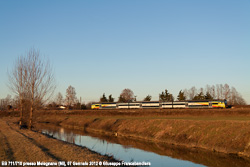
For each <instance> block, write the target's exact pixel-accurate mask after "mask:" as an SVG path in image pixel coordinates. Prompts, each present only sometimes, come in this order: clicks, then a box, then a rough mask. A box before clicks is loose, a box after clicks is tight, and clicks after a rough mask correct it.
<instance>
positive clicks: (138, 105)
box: [91, 100, 227, 110]
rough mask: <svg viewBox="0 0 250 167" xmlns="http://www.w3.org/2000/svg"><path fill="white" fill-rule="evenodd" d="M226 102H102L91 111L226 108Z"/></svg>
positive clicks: (92, 107)
mask: <svg viewBox="0 0 250 167" xmlns="http://www.w3.org/2000/svg"><path fill="white" fill-rule="evenodd" d="M226 107H227V100H190V101H171V102H164V101H141V102H129V103H119V102H104V103H95V104H92V105H91V109H93V110H95V109H96V110H99V109H146V108H160V109H170V108H226Z"/></svg>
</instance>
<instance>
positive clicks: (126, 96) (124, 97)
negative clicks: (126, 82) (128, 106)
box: [118, 88, 135, 102]
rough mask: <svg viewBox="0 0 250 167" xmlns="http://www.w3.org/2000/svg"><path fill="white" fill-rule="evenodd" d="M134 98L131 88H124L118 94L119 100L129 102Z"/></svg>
mask: <svg viewBox="0 0 250 167" xmlns="http://www.w3.org/2000/svg"><path fill="white" fill-rule="evenodd" d="M134 100H135V95H134V92H133V91H132V90H131V89H128V88H127V89H124V90H123V91H122V93H121V94H120V97H119V100H118V101H120V102H130V101H134Z"/></svg>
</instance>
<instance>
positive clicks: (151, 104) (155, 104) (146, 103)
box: [141, 101, 160, 108]
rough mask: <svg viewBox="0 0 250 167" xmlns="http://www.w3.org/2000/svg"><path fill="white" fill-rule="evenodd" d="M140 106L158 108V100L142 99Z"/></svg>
mask: <svg viewBox="0 0 250 167" xmlns="http://www.w3.org/2000/svg"><path fill="white" fill-rule="evenodd" d="M141 108H160V102H159V101H143V102H141Z"/></svg>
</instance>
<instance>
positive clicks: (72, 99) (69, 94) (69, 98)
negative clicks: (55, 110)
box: [65, 85, 77, 108]
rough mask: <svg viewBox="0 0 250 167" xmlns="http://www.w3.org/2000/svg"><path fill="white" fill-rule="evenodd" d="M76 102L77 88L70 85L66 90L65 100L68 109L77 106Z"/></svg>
mask: <svg viewBox="0 0 250 167" xmlns="http://www.w3.org/2000/svg"><path fill="white" fill-rule="evenodd" d="M76 100H77V98H76V91H75V88H74V87H73V86H71V85H70V86H69V87H68V89H67V90H66V99H65V101H66V103H67V106H68V108H70V107H71V106H72V105H73V104H75V103H76Z"/></svg>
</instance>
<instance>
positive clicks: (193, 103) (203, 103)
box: [188, 100, 209, 108]
mask: <svg viewBox="0 0 250 167" xmlns="http://www.w3.org/2000/svg"><path fill="white" fill-rule="evenodd" d="M188 108H209V101H203V100H199V101H188Z"/></svg>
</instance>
